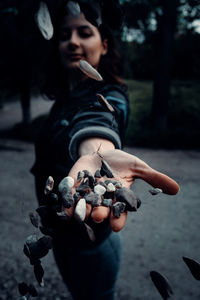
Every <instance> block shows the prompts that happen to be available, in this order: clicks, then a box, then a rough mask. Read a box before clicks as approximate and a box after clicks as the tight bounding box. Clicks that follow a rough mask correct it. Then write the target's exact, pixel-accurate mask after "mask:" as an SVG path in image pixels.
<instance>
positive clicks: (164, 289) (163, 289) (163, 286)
mask: <svg viewBox="0 0 200 300" xmlns="http://www.w3.org/2000/svg"><path fill="white" fill-rule="evenodd" d="M150 276H151V280H152V281H153V283H154V285H155V287H156V288H157V290H158V292H159V293H160V295H161V296H162V298H163V299H164V300H166V299H168V298H170V296H171V295H172V294H173V291H172V288H171V285H170V283H169V281H168V279H167V278H166V277H165V276H163V275H161V274H160V273H158V272H156V271H151V272H150Z"/></svg>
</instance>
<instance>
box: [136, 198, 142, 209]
mask: <svg viewBox="0 0 200 300" xmlns="http://www.w3.org/2000/svg"><path fill="white" fill-rule="evenodd" d="M141 204H142V202H141V200H140V199H139V198H138V197H137V209H138V208H139V207H140V206H141Z"/></svg>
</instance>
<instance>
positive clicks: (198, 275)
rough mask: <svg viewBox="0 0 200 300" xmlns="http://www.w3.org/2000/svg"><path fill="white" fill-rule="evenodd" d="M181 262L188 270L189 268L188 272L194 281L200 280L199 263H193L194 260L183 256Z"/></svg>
mask: <svg viewBox="0 0 200 300" xmlns="http://www.w3.org/2000/svg"><path fill="white" fill-rule="evenodd" d="M183 261H184V262H185V263H186V265H187V266H188V268H189V270H190V272H191V273H192V275H193V277H194V278H195V279H196V280H200V264H199V262H197V261H195V260H194V259H191V258H188V257H184V256H183Z"/></svg>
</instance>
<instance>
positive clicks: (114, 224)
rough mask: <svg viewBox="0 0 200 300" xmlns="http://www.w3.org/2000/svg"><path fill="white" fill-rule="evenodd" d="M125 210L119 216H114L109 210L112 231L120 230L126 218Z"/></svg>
mask: <svg viewBox="0 0 200 300" xmlns="http://www.w3.org/2000/svg"><path fill="white" fill-rule="evenodd" d="M127 214H128V213H127V211H125V212H123V213H122V214H121V215H120V217H119V218H116V217H115V216H114V215H113V212H112V211H111V214H110V226H111V228H112V230H113V231H115V232H118V231H120V230H121V229H122V228H123V227H124V226H125V224H126V219H127Z"/></svg>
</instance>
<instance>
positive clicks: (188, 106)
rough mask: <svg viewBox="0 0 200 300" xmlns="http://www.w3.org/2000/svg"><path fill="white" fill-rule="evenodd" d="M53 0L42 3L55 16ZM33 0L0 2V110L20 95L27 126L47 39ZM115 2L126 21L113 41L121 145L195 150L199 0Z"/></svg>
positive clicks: (199, 67) (199, 112) (199, 113)
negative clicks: (124, 104) (124, 93)
mask: <svg viewBox="0 0 200 300" xmlns="http://www.w3.org/2000/svg"><path fill="white" fill-rule="evenodd" d="M59 2H60V1H53V0H46V3H47V5H48V7H49V11H50V14H51V18H52V20H53V21H54V18H55V15H56V12H57V9H58V7H59ZM39 3H40V1H39V0H34V1H31V0H29V1H23V0H3V1H1V4H0V22H1V26H0V42H1V50H0V107H1V109H3V106H4V105H5V103H6V102H9V101H13V100H15V101H16V100H17V99H18V102H19V105H20V103H21V106H22V120H21V121H22V122H24V123H25V124H29V125H31V122H32V121H33V119H32V118H31V100H30V98H31V96H32V95H33V96H34V95H37V94H38V93H39V91H40V88H41V87H42V84H43V81H44V71H45V66H46V62H47V58H48V53H50V51H51V41H48V40H45V39H44V38H43V36H42V34H41V33H40V31H39V29H38V27H37V25H36V22H35V17H34V16H35V14H36V12H37V10H38V7H39ZM121 5H122V8H123V10H124V13H125V18H124V26H123V27H122V30H121V33H118V35H117V39H118V44H119V48H120V51H121V54H122V58H123V76H124V78H125V80H126V82H127V84H128V88H129V96H130V101H131V115H130V122H129V128H128V131H127V138H126V144H127V145H141V146H148V145H150V146H165V147H189V148H191V147H198V146H199V127H200V117H199V116H200V101H199V99H198V93H199V89H200V85H199V80H200V55H199V53H200V4H199V1H198V0H174V1H170V0H168V1H162V0H153V1H148V0H137V1H134V0H132V1H128V0H124V1H121ZM33 98H34V97H33ZM37 125H38V123H37ZM34 126H35V128H34ZM34 126H30V128H29V130H30V132H29V134H28V136H29V139H32V138H33V139H34V132H35V131H36V130H37V126H36V122H35V123H34ZM15 129H16V128H15ZM21 129H22V128H20V130H21ZM26 130H28V128H27V127H26ZM21 135H22V132H21ZM24 135H26V133H25V132H24Z"/></svg>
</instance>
